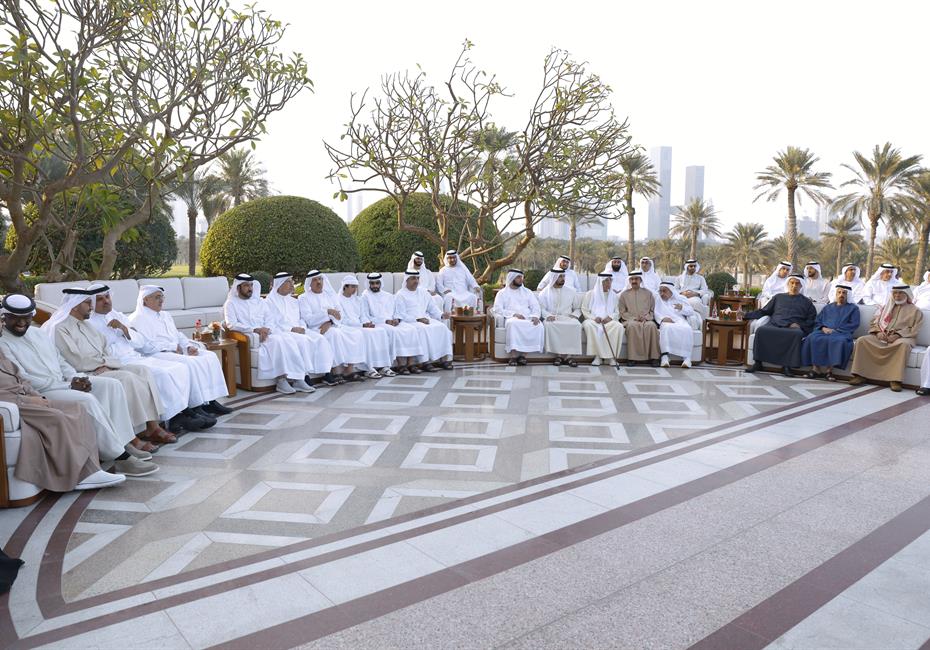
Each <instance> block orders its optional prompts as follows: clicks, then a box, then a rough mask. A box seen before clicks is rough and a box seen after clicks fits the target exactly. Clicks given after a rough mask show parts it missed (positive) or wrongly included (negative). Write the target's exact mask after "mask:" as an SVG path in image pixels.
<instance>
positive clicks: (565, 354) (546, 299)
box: [539, 270, 581, 368]
mask: <svg viewBox="0 0 930 650" xmlns="http://www.w3.org/2000/svg"><path fill="white" fill-rule="evenodd" d="M539 311H540V313H541V314H542V319H543V326H545V328H546V352H548V353H549V354H554V355H555V360H554V361H553V362H552V363H553V365H556V366H561V365H562V364H563V363H564V364H567V365H569V366H571V367H572V368H577V367H578V362H577V361H576V360H575V359H573V358H572V357H573V356H580V355H581V295H580V294H579V293H577V292H576V291H575V290H574V289H572V288H571V287H566V286H565V271H561V270H560V271H559V272H558V273H557V274H556V278H555V281H554V282H553V283H552V284H550V285H549V286H548V287H546V288H545V289H543V290H542V292H541V293H540V294H539Z"/></svg>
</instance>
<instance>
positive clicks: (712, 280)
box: [704, 271, 736, 296]
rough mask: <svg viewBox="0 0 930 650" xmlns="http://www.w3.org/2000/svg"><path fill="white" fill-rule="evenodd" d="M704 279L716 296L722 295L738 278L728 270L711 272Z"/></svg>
mask: <svg viewBox="0 0 930 650" xmlns="http://www.w3.org/2000/svg"><path fill="white" fill-rule="evenodd" d="M704 279H705V280H707V288H708V289H710V290H711V291H713V292H714V295H715V296H722V295H723V294H725V293H726V292H727V289H729V288H730V287H732V286H733V285H734V284H736V278H734V277H733V276H732V275H730V274H729V273H727V272H726V271H718V272H716V273H711V274H710V275H708V276H707V277H705V278H704Z"/></svg>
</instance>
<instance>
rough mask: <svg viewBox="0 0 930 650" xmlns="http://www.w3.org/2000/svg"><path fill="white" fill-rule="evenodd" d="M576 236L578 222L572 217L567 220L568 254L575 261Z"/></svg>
mask: <svg viewBox="0 0 930 650" xmlns="http://www.w3.org/2000/svg"><path fill="white" fill-rule="evenodd" d="M577 236H578V224H577V223H576V222H575V220H574V219H572V220H571V221H569V222H568V256H569V257H570V258H572V263H574V262H575V238H576V237H577Z"/></svg>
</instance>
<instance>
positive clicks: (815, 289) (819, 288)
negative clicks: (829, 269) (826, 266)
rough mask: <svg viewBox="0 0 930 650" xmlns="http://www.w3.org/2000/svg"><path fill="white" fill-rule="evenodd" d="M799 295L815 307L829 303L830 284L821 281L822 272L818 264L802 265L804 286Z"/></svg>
mask: <svg viewBox="0 0 930 650" xmlns="http://www.w3.org/2000/svg"><path fill="white" fill-rule="evenodd" d="M801 293H802V294H803V295H805V296H807V297H808V298H810V299H811V302H812V303H814V304H815V305H826V304H827V303H828V302H830V283H829V282H827V281H826V280H824V279H823V271H821V270H820V263H819V262H808V263H807V264H805V265H804V286H803V287H801Z"/></svg>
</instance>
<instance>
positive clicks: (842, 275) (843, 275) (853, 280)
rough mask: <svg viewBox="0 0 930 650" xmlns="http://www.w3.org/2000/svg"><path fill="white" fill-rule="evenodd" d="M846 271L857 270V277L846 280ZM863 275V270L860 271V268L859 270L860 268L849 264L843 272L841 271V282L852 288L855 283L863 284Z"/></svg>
mask: <svg viewBox="0 0 930 650" xmlns="http://www.w3.org/2000/svg"><path fill="white" fill-rule="evenodd" d="M846 269H856V277H854V278H853V279H852V280H847V279H846ZM861 275H862V269H860V268H859V267H858V266H856V265H855V264H847V265H846V266H844V267H843V270H842V271H840V275H839V280H840V282H846V283H847V284H849V285H850V286H852V284H854V283H855V282H857V281H859V282H861V281H862V278H861V277H860V276H861Z"/></svg>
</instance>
